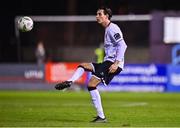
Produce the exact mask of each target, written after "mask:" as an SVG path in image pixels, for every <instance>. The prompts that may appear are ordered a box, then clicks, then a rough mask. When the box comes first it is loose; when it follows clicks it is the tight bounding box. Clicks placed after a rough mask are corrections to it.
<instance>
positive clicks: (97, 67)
mask: <svg viewBox="0 0 180 128" xmlns="http://www.w3.org/2000/svg"><path fill="white" fill-rule="evenodd" d="M111 17H112V12H111V9H109V8H107V7H101V8H99V9H98V10H97V14H96V20H97V22H98V23H99V24H100V25H102V26H103V27H104V28H105V34H104V50H105V57H104V61H103V62H102V63H81V64H80V65H79V66H78V68H77V69H76V71H75V73H74V74H73V76H72V77H71V78H70V79H69V80H67V81H65V82H62V83H59V84H57V85H55V88H56V89H57V90H62V89H64V88H68V87H70V86H71V85H72V83H73V82H74V81H76V80H77V79H78V78H80V77H81V76H82V74H83V73H84V71H90V72H92V77H91V78H90V80H89V83H88V91H89V92H90V95H91V97H92V101H93V104H94V107H95V108H96V111H97V117H96V118H95V119H94V120H92V122H106V121H107V120H106V117H105V115H104V112H103V107H102V104H101V97H100V94H99V91H98V90H97V88H96V87H97V86H98V84H100V83H101V82H102V83H103V84H104V85H108V84H109V83H110V81H111V80H112V79H113V77H114V76H115V75H117V74H119V73H120V72H121V71H122V69H123V67H124V54H125V51H126V48H127V45H126V43H125V41H124V39H123V35H122V32H121V30H120V28H119V27H118V26H117V25H116V24H114V23H112V22H111V21H110V19H111Z"/></svg>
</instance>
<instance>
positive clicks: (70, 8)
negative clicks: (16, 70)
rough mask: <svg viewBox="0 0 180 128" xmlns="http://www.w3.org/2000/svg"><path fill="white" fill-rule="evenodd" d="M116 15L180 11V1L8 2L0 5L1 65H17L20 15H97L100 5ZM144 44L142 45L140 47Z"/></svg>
mask: <svg viewBox="0 0 180 128" xmlns="http://www.w3.org/2000/svg"><path fill="white" fill-rule="evenodd" d="M102 5H105V6H108V7H110V8H111V9H112V11H113V14H114V15H121V14H122V15H123V14H150V13H151V12H152V11H155V10H161V11H169V10H173V11H179V10H180V5H179V1H178V0H97V1H96V0H89V1H87V0H51V1H49V0H30V1H26V0H19V1H18V0H4V1H1V4H0V14H1V20H0V24H1V28H0V62H17V61H18V58H17V54H14V53H16V52H17V51H16V47H17V41H16V38H15V33H14V18H15V16H18V15H95V14H96V10H97V8H98V7H99V6H102ZM138 45H141V44H138Z"/></svg>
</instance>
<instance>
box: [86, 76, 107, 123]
mask: <svg viewBox="0 0 180 128" xmlns="http://www.w3.org/2000/svg"><path fill="white" fill-rule="evenodd" d="M100 82H101V80H100V79H99V78H97V77H95V76H92V77H91V79H90V81H89V84H88V91H89V92H90V95H91V98H92V102H93V105H94V107H95V108H96V111H97V117H96V118H95V119H94V120H93V121H92V122H106V118H105V115H104V112H103V107H102V103H101V96H100V94H99V91H98V89H97V88H96V87H97V85H98V84H99V83H100Z"/></svg>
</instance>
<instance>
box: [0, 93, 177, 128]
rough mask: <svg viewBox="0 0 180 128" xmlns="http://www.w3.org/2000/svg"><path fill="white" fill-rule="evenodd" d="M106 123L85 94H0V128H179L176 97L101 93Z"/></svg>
mask: <svg viewBox="0 0 180 128" xmlns="http://www.w3.org/2000/svg"><path fill="white" fill-rule="evenodd" d="M101 97H102V102H103V106H104V111H105V114H106V117H107V119H108V123H99V124H94V123H89V121H90V120H92V119H93V117H94V116H95V115H96V112H95V109H94V108H93V106H92V104H91V99H90V95H89V93H88V92H85V91H83V92H70V91H69V92H60V91H0V126H1V127H47V126H48V127H61V126H62V127H120V126H126V127H180V93H179V94H178V93H125V92H114V93H113V92H103V93H102V92H101Z"/></svg>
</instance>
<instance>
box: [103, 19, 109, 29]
mask: <svg viewBox="0 0 180 128" xmlns="http://www.w3.org/2000/svg"><path fill="white" fill-rule="evenodd" d="M110 23H111V21H110V20H107V21H106V22H104V24H102V25H103V27H105V28H107V27H108V26H109V24H110Z"/></svg>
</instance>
